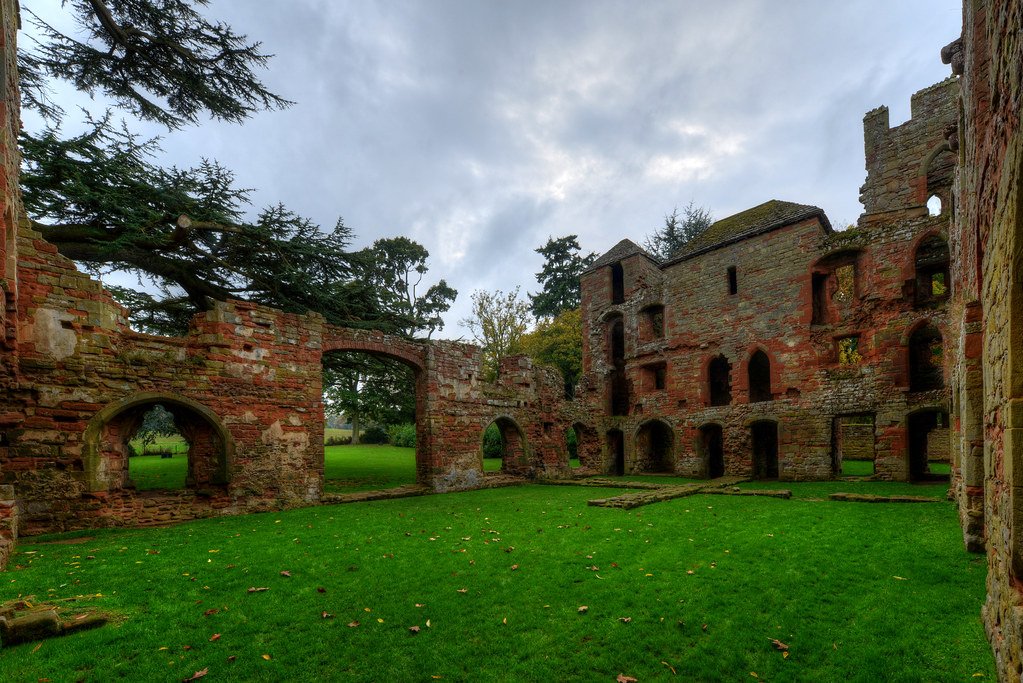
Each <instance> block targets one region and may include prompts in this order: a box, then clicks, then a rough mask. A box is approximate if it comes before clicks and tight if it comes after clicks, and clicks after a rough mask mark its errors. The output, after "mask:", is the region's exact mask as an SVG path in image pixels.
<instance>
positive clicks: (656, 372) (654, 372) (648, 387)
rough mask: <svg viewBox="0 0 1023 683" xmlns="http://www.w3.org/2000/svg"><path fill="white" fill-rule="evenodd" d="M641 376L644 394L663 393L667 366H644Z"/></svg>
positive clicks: (657, 364)
mask: <svg viewBox="0 0 1023 683" xmlns="http://www.w3.org/2000/svg"><path fill="white" fill-rule="evenodd" d="M641 375H642V378H643V391H644V392H645V393H652V392H655V391H664V388H665V386H666V382H667V377H668V366H667V364H666V363H652V364H650V365H645V366H643V369H642V373H641Z"/></svg>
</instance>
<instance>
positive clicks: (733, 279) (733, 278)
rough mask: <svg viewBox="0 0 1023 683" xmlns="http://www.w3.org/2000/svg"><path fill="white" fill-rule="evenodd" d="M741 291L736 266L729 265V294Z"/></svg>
mask: <svg viewBox="0 0 1023 683" xmlns="http://www.w3.org/2000/svg"><path fill="white" fill-rule="evenodd" d="M738 293H739V276H738V275H737V274H736V271H735V266H729V267H728V294H729V295H732V294H738Z"/></svg>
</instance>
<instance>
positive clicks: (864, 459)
mask: <svg viewBox="0 0 1023 683" xmlns="http://www.w3.org/2000/svg"><path fill="white" fill-rule="evenodd" d="M831 457H832V469H833V471H834V473H835V474H841V475H843V476H846V477H869V476H870V475H872V474H874V415H873V414H872V413H869V414H863V415H839V416H838V417H836V418H835V419H834V421H833V423H832V430H831Z"/></svg>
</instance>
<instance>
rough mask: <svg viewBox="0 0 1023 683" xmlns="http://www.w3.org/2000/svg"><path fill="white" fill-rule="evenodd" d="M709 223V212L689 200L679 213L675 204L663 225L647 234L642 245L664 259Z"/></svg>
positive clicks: (669, 256) (707, 226)
mask: <svg viewBox="0 0 1023 683" xmlns="http://www.w3.org/2000/svg"><path fill="white" fill-rule="evenodd" d="M711 223H713V220H712V219H711V217H710V212H709V211H708V210H707V209H705V208H703V207H702V206H696V203H695V202H694V201H693V200H689V203H688V204H686V206H685V208H684V209H682V213H681V215H680V214H679V211H678V207H677V206H676V207H675V209H674V210H673V211H672V212H671V213H670V214H667V215H665V216H664V227H662V228H661V229H659V230H655V231H654V233H653V234H652V235H650V236H648V237H647V238H646V241H645V242H644V243H643V247H644V248H645V249H646V250H647V251H648V252H650V253H651V254H653V255H654V256H656V257H657V258H659V259H661V260H662V261H666V260H668V259H669V258H671V257H672V256H673V255H674V254H675V252H677V251H678V250H679V249H681V248H682V247H683V246H684V245H685V244H686V243H687V242H689V241H690V240H691V239H693V238H694V237H696V236H697V235H699V234H700V233H701V232H703V231H704V230H706V229H707V228H709V227H710V226H711Z"/></svg>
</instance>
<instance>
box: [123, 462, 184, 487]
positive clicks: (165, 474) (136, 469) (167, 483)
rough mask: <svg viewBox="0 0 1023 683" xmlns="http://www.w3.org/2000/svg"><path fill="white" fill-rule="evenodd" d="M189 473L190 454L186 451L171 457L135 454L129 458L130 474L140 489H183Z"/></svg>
mask: <svg viewBox="0 0 1023 683" xmlns="http://www.w3.org/2000/svg"><path fill="white" fill-rule="evenodd" d="M187 473H188V455H187V454H185V453H179V454H177V455H175V456H173V457H170V458H163V457H161V456H159V455H133V456H132V457H131V458H130V459H129V460H128V476H129V478H130V479H131V480H132V481H133V482H135V487H136V488H137V489H138V490H140V491H145V490H151V489H165V490H169V491H176V490H178V489H182V488H184V487H185V475H186V474H187Z"/></svg>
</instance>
